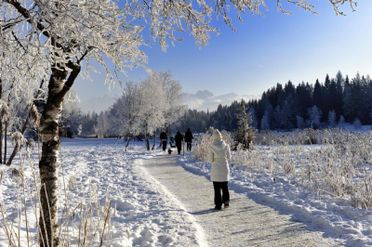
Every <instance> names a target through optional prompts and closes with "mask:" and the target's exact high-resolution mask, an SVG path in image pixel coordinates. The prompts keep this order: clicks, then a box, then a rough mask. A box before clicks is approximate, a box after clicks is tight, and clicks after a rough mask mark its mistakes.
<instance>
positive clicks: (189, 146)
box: [187, 142, 191, 151]
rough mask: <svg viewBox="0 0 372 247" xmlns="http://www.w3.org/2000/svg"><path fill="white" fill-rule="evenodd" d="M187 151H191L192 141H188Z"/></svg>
mask: <svg viewBox="0 0 372 247" xmlns="http://www.w3.org/2000/svg"><path fill="white" fill-rule="evenodd" d="M187 151H191V142H188V143H187Z"/></svg>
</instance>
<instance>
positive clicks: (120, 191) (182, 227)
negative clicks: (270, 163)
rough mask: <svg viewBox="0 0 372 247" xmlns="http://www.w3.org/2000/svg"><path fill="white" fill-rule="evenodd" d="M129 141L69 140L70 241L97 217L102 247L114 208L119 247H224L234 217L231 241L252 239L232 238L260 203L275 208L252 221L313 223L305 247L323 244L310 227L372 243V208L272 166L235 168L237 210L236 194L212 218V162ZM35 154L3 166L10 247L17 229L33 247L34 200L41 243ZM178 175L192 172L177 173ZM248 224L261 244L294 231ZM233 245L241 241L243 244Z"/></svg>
mask: <svg viewBox="0 0 372 247" xmlns="http://www.w3.org/2000/svg"><path fill="white" fill-rule="evenodd" d="M124 146H125V144H124V143H123V141H122V140H117V139H79V138H76V139H63V142H62V148H61V149H62V150H61V152H60V154H61V157H60V158H61V161H62V162H61V164H62V165H61V167H60V188H61V190H60V200H59V210H60V212H59V216H60V219H61V220H60V224H61V227H60V229H61V230H62V231H63V233H64V234H62V235H61V237H62V239H63V241H65V243H67V242H69V243H70V244H72V245H76V244H77V242H78V241H79V238H78V236H79V224H80V222H81V221H82V222H83V223H84V222H88V223H89V225H90V227H91V228H92V230H91V231H92V233H91V234H90V235H88V237H87V239H86V241H88V242H89V243H90V246H97V245H98V243H99V241H100V236H101V235H100V234H97V232H99V233H100V232H101V231H102V226H103V219H104V216H105V215H106V214H107V212H109V214H110V215H111V217H110V220H109V223H108V225H107V230H106V233H105V234H103V235H104V240H105V241H106V243H107V245H110V246H208V245H209V246H218V245H214V244H211V243H215V242H213V241H215V240H213V239H212V240H211V238H210V236H211V234H213V232H214V230H213V229H217V230H218V231H221V229H220V228H218V227H217V228H213V226H214V225H215V224H213V222H214V221H213V220H217V219H221V218H224V217H226V219H231V220H230V221H231V222H228V223H227V224H230V225H226V226H230V227H228V228H229V229H230V230H228V231H226V233H225V236H224V237H225V240H223V241H226V239H229V238H230V239H234V238H235V239H236V240H235V241H239V240H242V239H245V238H247V237H249V236H247V234H245V235H244V236H243V235H239V231H237V230H236V231H235V235H234V238H232V237H231V236H232V235H231V236H226V234H227V233H228V232H231V231H232V230H233V229H236V228H234V227H237V226H235V225H234V223H236V222H237V221H236V220H235V219H239V217H240V218H242V217H244V219H248V218H252V220H253V219H255V218H253V215H249V212H247V210H245V211H244V210H243V209H244V208H247V207H248V206H249V207H258V208H259V210H258V211H257V212H261V211H260V210H262V212H268V211H270V213H268V214H266V213H265V214H263V215H261V216H260V217H259V218H257V220H254V221H252V222H257V221H258V220H260V219H263V220H265V219H267V218H266V217H273V219H274V220H271V221H272V222H273V224H274V223H275V225H277V226H278V227H280V226H279V225H280V224H278V222H281V221H282V220H284V221H285V222H289V223H286V224H284V225H287V226H288V229H292V228H293V229H294V228H296V227H299V226H298V224H301V225H302V226H303V227H300V229H301V231H299V232H302V231H303V229H305V230H306V232H305V233H304V234H305V235H306V236H310V237H304V238H302V240H301V241H302V242H298V243H301V245H304V244H305V245H306V243H307V242H306V241H307V240H303V239H310V240H311V241H313V240H314V237H311V236H312V235H311V234H310V235H307V234H308V233H307V231H311V232H316V233H319V232H320V233H321V234H322V235H323V236H322V238H323V237H324V238H326V239H327V241H326V243H332V241H335V243H337V244H339V245H345V246H370V245H372V212H371V210H365V209H357V208H353V207H351V206H350V203H347V202H346V201H345V200H343V199H341V198H334V197H331V196H327V195H318V194H315V193H312V192H311V191H308V190H307V189H306V188H304V187H302V186H300V185H299V184H296V183H294V182H293V181H291V180H290V179H288V177H287V176H285V175H283V174H280V173H278V174H275V176H273V173H271V172H267V171H266V172H263V171H262V170H261V171H259V170H255V169H252V168H250V167H248V166H244V165H233V166H232V167H231V175H232V176H231V181H230V183H229V184H230V188H231V190H232V191H233V192H232V198H235V199H234V200H235V208H234V201H233V200H232V203H231V208H230V209H229V210H226V211H224V212H219V213H217V214H210V213H209V211H208V210H207V209H209V208H212V207H213V201H212V197H213V195H212V193H213V192H212V187H211V185H210V181H209V180H208V179H209V172H210V165H209V164H206V163H203V162H200V161H197V160H196V159H195V158H194V157H193V156H192V155H191V154H189V153H188V154H186V155H185V156H177V155H175V153H173V155H171V156H168V155H167V154H164V153H161V152H159V151H152V152H145V151H144V145H143V143H136V144H135V145H132V146H130V148H129V149H128V150H127V151H126V152H125V151H124ZM262 148H263V149H264V152H267V154H268V155H270V154H272V153H275V152H276V151H275V149H274V148H273V147H269V148H268V147H265V148H264V147H262ZM318 148H319V147H318V146H316V147H314V148H313V149H318ZM33 151H34V153H33V156H32V157H31V159H28V158H27V157H26V154H25V153H23V154H22V156H21V157H18V159H17V160H16V161H15V163H14V165H12V167H11V168H8V167H5V166H0V172H1V173H2V177H1V182H0V202H1V204H0V205H1V207H0V213H3V214H4V216H2V215H1V214H0V221H1V227H0V246H8V245H9V241H8V237H7V233H6V229H8V232H9V229H12V232H13V241H14V242H17V241H18V239H17V235H18V234H20V236H21V238H20V242H21V246H27V244H26V242H27V234H26V232H27V231H26V229H27V228H26V225H25V217H24V216H25V214H24V209H25V208H24V206H23V205H24V204H26V205H27V206H26V212H27V219H28V225H27V227H28V229H29V234H30V246H37V238H36V236H37V232H36V231H37V227H36V221H37V220H36V219H37V217H35V211H36V212H38V210H37V208H36V207H35V203H37V199H36V198H37V192H38V190H37V189H36V186H35V184H36V183H35V181H34V178H35V177H36V174H37V169H38V165H37V162H36V160H37V146H34V148H33ZM233 155H234V154H233ZM301 155H305V154H301ZM305 156H306V155H305ZM162 162H163V163H164V162H168V163H169V164H171V165H172V167H169V169H178V170H169V171H168V172H165V173H164V171H167V170H162V169H163V168H162V166H161V164H162ZM13 168H17V169H18V170H21V171H22V169H23V174H24V178H25V179H24V191H23V183H22V177H20V176H17V175H16V174H15V172H14V171H13ZM161 168H162V169H161ZM181 168H182V169H181ZM164 169H165V168H164ZM180 169H181V170H180ZM185 170H186V171H185ZM176 171H177V173H172V172H176ZM369 171H370V170H369ZM162 172H163V173H162ZM21 174H22V172H21ZM177 174H181V175H182V176H183V177H177V176H178V175H177ZM184 178H185V179H186V180H184ZM206 178H207V179H206ZM187 179H189V180H187ZM181 192H182V193H181ZM196 192H197V193H196ZM180 193H181V194H184V196H182V195H180ZM208 193H210V195H209V197H208ZM193 194H195V195H193ZM192 196H194V197H192ZM196 196H199V199H197V197H196ZM23 198H24V199H25V202H23ZM190 198H193V199H190ZM200 198H203V199H200ZM250 200H253V202H249V201H250ZM247 203H249V204H247ZM247 205H248V206H247ZM83 209H90V210H91V211H84V210H83ZM238 209H240V211H238ZM84 212H85V213H84ZM87 212H89V213H87ZM195 212H201V213H199V214H197V213H195ZM203 212H204V213H203ZM278 213H279V214H278ZM87 215H88V216H87ZM270 215H275V216H270ZM20 216H21V223H20V225H19V222H20V220H19V218H20ZM222 216H223V217H222ZM229 217H230V218H229ZM84 220H85V221H84ZM244 222H245V223H244ZM244 222H243V221H242V222H238V223H239V224H237V225H239V227H240V228H242V229H243V228H244V227H246V228H247V229H248V230H249V231H248V230H247V231H248V232H251V233H252V234H257V235H259V234H262V235H261V236H263V237H262V238H261V240H260V241H262V242H261V244H263V246H264V243H265V242H264V241H266V240H268V239H270V236H271V235H270V234H274V233H275V234H278V235H275V236H278V238H279V237H283V236H286V235H280V234H279V232H281V234H284V233H285V232H286V231H284V230H283V231H279V230H278V231H273V232H270V231H271V230H270V229H271V228H270V229H268V228H267V227H266V225H265V224H264V223H262V224H258V225H257V227H256V228H255V227H254V225H252V224H253V223H252V222H250V223H247V222H248V221H244ZM244 224H246V226H244ZM5 226H6V227H7V228H5ZM249 227H251V228H249ZM254 229H256V230H254ZM278 229H280V228H278ZM288 229H287V231H288ZM254 231H257V233H255V232H254ZM265 231H269V232H265ZM95 232H96V234H94V233H95ZM221 232H224V231H221ZM266 233H267V234H266ZM269 233H270V234H269ZM265 234H266V235H265ZM239 236H240V237H241V238H240V237H239ZM287 237H288V236H287ZM290 237H291V238H292V237H293V236H292V235H291V236H290ZM284 239H285V238H284ZM284 239H281V240H278V241H282V240H283V241H284ZM230 241H232V240H230ZM242 241H243V240H242ZM294 241H295V240H294ZM296 241H297V240H296ZM226 243H230V245H232V246H239V245H242V244H243V243H242V242H241V243H238V242H228V241H226ZM267 243H269V242H267ZM283 243H284V242H283ZM234 244H235V245H234ZM88 245H89V244H88ZM325 245H329V244H325ZM331 245H332V244H331Z"/></svg>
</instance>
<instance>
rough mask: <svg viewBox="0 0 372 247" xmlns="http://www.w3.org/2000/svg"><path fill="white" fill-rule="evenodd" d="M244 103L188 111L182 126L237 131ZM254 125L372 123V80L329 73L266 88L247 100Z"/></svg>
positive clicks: (201, 129) (290, 126)
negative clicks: (207, 110)
mask: <svg viewBox="0 0 372 247" xmlns="http://www.w3.org/2000/svg"><path fill="white" fill-rule="evenodd" d="M239 109H240V103H239V102H233V103H232V104H231V105H230V106H222V105H219V106H218V108H217V110H216V111H214V112H211V113H210V112H204V111H196V110H188V111H187V112H186V113H185V115H184V116H183V117H182V118H181V126H184V127H186V126H190V127H191V128H193V129H194V130H196V131H205V129H207V128H208V127H209V126H214V127H216V128H219V129H225V130H229V131H234V130H236V129H237V127H238V125H237V124H238V122H237V115H238V113H239ZM246 109H247V113H249V115H250V118H251V120H252V126H253V127H255V128H257V129H282V130H288V129H294V128H307V127H311V128H320V127H336V126H337V125H339V124H343V123H345V122H348V123H355V124H358V125H359V124H365V125H369V124H372V80H371V78H370V77H369V76H361V75H359V74H357V75H356V76H355V77H354V78H352V79H349V77H348V76H346V77H344V76H343V75H342V73H341V72H338V73H337V74H336V76H335V78H330V77H329V76H328V75H327V76H326V78H325V80H324V82H320V81H319V80H316V82H315V84H314V85H311V84H309V83H304V82H302V83H300V84H298V85H297V86H295V85H294V84H293V83H292V82H291V81H288V82H287V83H286V84H285V85H284V86H283V85H282V84H279V83H278V84H277V85H276V86H275V87H273V88H270V89H269V90H267V91H265V92H264V93H263V94H262V96H261V98H260V99H257V100H251V101H249V102H246Z"/></svg>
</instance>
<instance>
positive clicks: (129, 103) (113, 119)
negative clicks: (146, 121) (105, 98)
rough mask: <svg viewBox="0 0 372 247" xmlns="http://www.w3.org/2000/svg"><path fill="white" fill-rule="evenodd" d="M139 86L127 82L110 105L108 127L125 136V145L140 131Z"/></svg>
mask: <svg viewBox="0 0 372 247" xmlns="http://www.w3.org/2000/svg"><path fill="white" fill-rule="evenodd" d="M141 96H142V94H141V86H140V85H139V84H136V83H127V84H126V85H125V86H124V90H123V93H122V95H121V97H120V98H119V99H118V100H117V101H116V102H115V103H114V104H113V105H112V107H111V109H110V112H109V121H110V128H111V129H112V131H113V132H114V133H115V134H117V135H119V136H123V137H125V138H127V143H126V147H128V145H129V141H130V140H131V138H132V137H133V136H136V135H138V134H139V133H140V131H141V129H140V126H141V119H140V116H139V114H140V103H141Z"/></svg>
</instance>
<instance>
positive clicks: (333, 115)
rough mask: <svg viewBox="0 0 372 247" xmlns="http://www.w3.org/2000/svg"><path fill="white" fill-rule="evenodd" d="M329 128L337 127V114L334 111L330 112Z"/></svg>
mask: <svg viewBox="0 0 372 247" xmlns="http://www.w3.org/2000/svg"><path fill="white" fill-rule="evenodd" d="M328 126H329V127H331V128H334V127H335V126H336V112H335V111H334V110H331V111H329V112H328Z"/></svg>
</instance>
